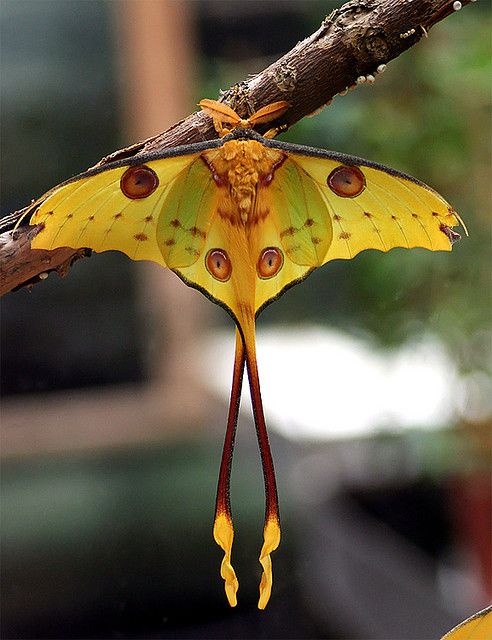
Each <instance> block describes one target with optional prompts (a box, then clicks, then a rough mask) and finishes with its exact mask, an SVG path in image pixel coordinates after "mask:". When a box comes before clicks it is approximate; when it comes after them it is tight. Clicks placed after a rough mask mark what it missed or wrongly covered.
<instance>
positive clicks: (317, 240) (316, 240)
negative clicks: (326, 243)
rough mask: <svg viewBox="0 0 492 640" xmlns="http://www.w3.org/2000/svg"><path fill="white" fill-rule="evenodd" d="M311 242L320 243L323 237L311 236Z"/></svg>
mask: <svg viewBox="0 0 492 640" xmlns="http://www.w3.org/2000/svg"><path fill="white" fill-rule="evenodd" d="M311 242H312V243H313V244H319V243H320V242H321V238H311Z"/></svg>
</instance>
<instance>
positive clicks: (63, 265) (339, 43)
mask: <svg viewBox="0 0 492 640" xmlns="http://www.w3.org/2000/svg"><path fill="white" fill-rule="evenodd" d="M471 2H474V0H461V2H456V1H453V0H351V1H350V2H347V3H345V4H344V5H343V6H341V7H340V8H339V9H336V10H335V11H333V12H332V13H331V14H330V15H329V16H327V17H326V18H325V19H324V20H323V22H322V24H321V26H320V28H319V29H318V30H317V31H316V32H315V33H313V34H312V35H311V36H309V37H308V38H306V39H305V40H303V41H302V42H299V43H298V44H297V45H296V46H295V47H294V48H293V49H292V50H291V51H289V52H288V53H287V54H285V55H284V56H283V57H282V58H280V59H279V60H277V61H276V62H274V63H273V64H272V65H270V66H269V67H267V68H266V69H264V70H263V71H262V72H260V73H259V74H257V75H256V76H254V77H252V78H250V79H248V80H246V81H244V82H241V83H239V84H237V85H235V86H234V87H232V88H231V89H229V90H228V91H227V92H223V95H222V100H224V101H226V102H228V103H230V104H233V106H234V108H235V109H236V110H237V111H238V113H239V114H240V115H242V116H247V115H248V109H249V110H251V109H252V108H253V109H255V110H256V109H258V108H260V107H261V106H264V105H266V104H269V103H271V102H275V101H277V100H287V101H288V102H289V103H290V105H291V106H290V108H289V110H288V111H287V112H286V113H285V115H283V116H282V118H281V121H280V122H278V123H269V124H268V127H271V126H272V124H277V125H283V126H285V127H286V128H288V127H290V126H291V125H293V124H294V123H295V122H297V121H298V120H300V119H301V118H302V117H304V116H306V115H309V114H311V113H313V112H315V111H316V110H318V109H320V108H322V107H323V106H324V105H326V104H327V103H329V102H330V101H331V100H332V99H333V97H334V96H336V95H337V94H342V95H343V94H344V92H346V91H347V90H348V89H349V88H353V87H354V86H357V85H358V84H361V83H363V82H373V81H374V78H375V77H376V75H377V74H378V73H381V71H382V70H384V67H383V66H381V65H386V64H387V63H388V62H389V61H390V60H393V59H394V58H396V57H398V56H399V55H400V54H401V53H403V52H404V51H405V50H406V49H409V48H410V47H411V46H413V45H414V44H416V43H417V42H418V41H419V40H420V39H421V38H422V37H426V36H427V34H428V31H429V29H430V28H431V27H432V26H433V25H434V24H436V23H437V22H439V21H441V20H443V19H444V18H446V17H447V16H449V15H451V14H452V13H455V12H456V11H457V10H458V9H460V8H461V6H462V5H463V6H464V5H466V4H470V3H471ZM258 130H259V131H260V133H261V132H262V131H261V128H260V127H258ZM215 137H217V133H216V131H215V129H214V127H213V124H212V121H211V120H210V118H209V117H208V116H206V115H205V114H204V113H203V112H198V113H193V114H191V115H190V116H188V117H187V118H185V119H184V120H182V121H181V122H178V123H177V124H175V125H174V126H172V127H171V128H170V129H168V130H167V131H165V132H164V133H161V134H159V135H157V136H155V137H153V138H149V139H148V140H145V141H143V142H140V143H137V144H135V145H133V146H131V147H127V148H125V149H121V150H119V151H116V152H115V153H112V154H111V155H109V156H106V157H105V158H103V159H102V160H100V162H98V163H97V165H96V166H101V165H105V164H107V163H109V162H111V161H113V160H116V159H122V158H130V157H138V156H139V155H140V154H144V153H148V152H150V151H156V150H159V149H165V148H169V147H176V146H179V145H183V144H190V143H194V142H199V141H202V140H210V139H213V138H215ZM23 211H24V210H21V211H17V212H15V213H13V214H11V215H10V216H7V217H5V218H4V219H3V220H2V221H0V265H1V270H0V295H3V294H4V293H7V292H8V291H11V290H13V289H17V288H19V287H22V286H26V285H28V286H29V285H32V284H34V283H36V282H39V281H41V280H43V279H44V278H45V277H46V275H45V274H46V273H47V272H49V271H53V270H55V271H57V272H58V273H59V274H60V275H65V274H66V272H67V271H68V269H69V267H70V266H71V264H72V263H73V262H74V261H75V260H77V259H78V258H81V257H83V256H88V255H90V251H89V250H86V249H78V250H74V249H68V248H61V249H54V250H53V251H41V250H32V249H31V248H30V240H31V239H32V237H33V235H35V234H36V232H37V229H36V227H31V226H29V225H28V219H24V220H22V221H21V222H20V224H19V220H21V219H22V212H23ZM17 224H18V225H19V226H17V228H16V229H15V231H14V227H15V226H16V225H17Z"/></svg>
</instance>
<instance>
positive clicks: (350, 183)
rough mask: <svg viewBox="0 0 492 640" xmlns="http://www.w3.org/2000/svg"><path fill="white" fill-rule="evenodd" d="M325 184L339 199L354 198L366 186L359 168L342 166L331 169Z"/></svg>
mask: <svg viewBox="0 0 492 640" xmlns="http://www.w3.org/2000/svg"><path fill="white" fill-rule="evenodd" d="M326 182H327V184H328V186H329V187H330V189H331V190H332V191H333V193H335V194H336V195H337V196H340V197H341V198H355V197H356V196H358V195H360V194H361V193H362V192H363V191H364V188H365V186H366V179H365V177H364V174H363V173H362V171H361V170H360V169H359V167H346V166H344V165H341V166H340V167H336V169H333V171H332V172H331V173H330V175H329V176H328V178H327V179H326Z"/></svg>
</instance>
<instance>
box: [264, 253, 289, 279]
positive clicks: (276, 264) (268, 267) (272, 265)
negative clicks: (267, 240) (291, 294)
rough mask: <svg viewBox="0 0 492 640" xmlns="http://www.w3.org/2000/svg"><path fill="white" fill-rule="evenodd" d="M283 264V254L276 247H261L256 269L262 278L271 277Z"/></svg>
mask: <svg viewBox="0 0 492 640" xmlns="http://www.w3.org/2000/svg"><path fill="white" fill-rule="evenodd" d="M283 264H284V254H283V253H282V252H281V251H280V249H278V248H277V247H268V248H267V249H263V251H262V252H261V254H260V257H259V258H258V264H257V271H258V275H259V276H260V278H262V279H267V278H273V276H276V275H277V273H278V272H279V271H280V269H281V268H282V266H283Z"/></svg>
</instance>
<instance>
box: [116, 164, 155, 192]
mask: <svg viewBox="0 0 492 640" xmlns="http://www.w3.org/2000/svg"><path fill="white" fill-rule="evenodd" d="M158 186H159V178H158V177H157V174H156V172H155V171H153V170H152V169H150V168H149V167H146V166H145V165H142V166H141V167H130V168H129V169H127V170H126V171H125V173H124V174H123V175H122V176H121V180H120V189H121V191H122V192H123V193H124V194H125V196H126V197H127V198H130V199H131V200H139V199H140V198H147V197H148V196H150V194H151V193H154V191H155V190H156V189H157V187H158Z"/></svg>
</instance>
